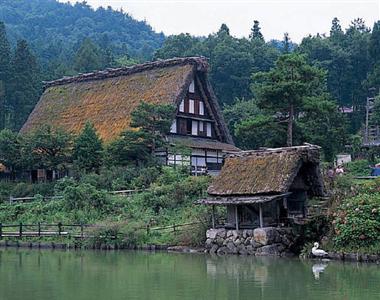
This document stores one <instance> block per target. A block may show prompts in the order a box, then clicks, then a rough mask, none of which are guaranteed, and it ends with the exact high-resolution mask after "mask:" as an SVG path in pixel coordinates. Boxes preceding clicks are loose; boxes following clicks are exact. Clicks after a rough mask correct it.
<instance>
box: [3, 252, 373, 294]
mask: <svg viewBox="0 0 380 300" xmlns="http://www.w3.org/2000/svg"><path fill="white" fill-rule="evenodd" d="M322 273H323V274H322ZM379 282H380V266H377V265H365V264H349V263H347V264H343V263H338V262H333V261H331V262H329V263H328V264H327V263H326V262H324V261H314V262H313V261H300V260H298V259H276V258H269V257H262V258H261V257H251V256H246V257H241V256H240V257H239V256H225V257H218V256H208V255H199V254H194V255H191V254H167V253H156V254H154V253H144V252H95V251H88V252H75V251H73V252H63V251H62V252H60V251H35V250H20V251H17V250H15V249H7V250H4V249H3V250H1V249H0V284H1V285H0V299H1V300H2V299H6V300H25V296H26V295H27V298H28V300H44V299H75V300H97V299H99V300H100V299H101V300H104V299H107V300H113V299H115V300H116V299H117V300H119V299H128V300H129V299H155V300H161V299H165V300H166V299H185V300H186V299H199V300H200V299H218V300H219V299H231V300H232V299H233V300H235V299H265V300H274V299H276V300H277V299H291V300H301V299H302V300H304V299H308V300H309V299H311V300H314V299H318V300H320V299H329V300H341V299H350V300H351V299H354V300H355V299H366V300H372V299H379V298H380V297H379V295H380V288H379Z"/></svg>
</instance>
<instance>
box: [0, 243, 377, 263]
mask: <svg viewBox="0 0 380 300" xmlns="http://www.w3.org/2000/svg"><path fill="white" fill-rule="evenodd" d="M0 248H5V249H6V248H16V249H18V248H21V249H35V250H38V249H52V250H70V249H72V250H102V251H114V250H136V251H152V252H154V251H164V252H167V253H188V254H189V253H199V254H202V253H203V254H210V253H208V251H207V250H206V249H205V248H196V247H188V246H170V245H141V246H136V247H118V246H116V245H105V244H104V245H100V247H83V246H78V245H75V244H74V243H62V242H24V241H10V240H1V241H0ZM214 255H216V256H221V257H223V256H227V255H228V256H243V257H246V256H256V255H235V254H223V255H218V254H214ZM257 256H259V257H262V255H257ZM267 257H276V258H290V257H288V256H276V255H267ZM294 257H298V258H300V259H306V260H316V259H317V260H323V261H324V260H331V261H341V262H359V263H372V264H377V265H380V255H379V254H361V253H347V252H341V253H339V252H331V253H329V256H328V257H326V258H323V259H319V258H315V257H306V258H302V257H299V256H297V255H296V254H294ZM294 257H292V258H294Z"/></svg>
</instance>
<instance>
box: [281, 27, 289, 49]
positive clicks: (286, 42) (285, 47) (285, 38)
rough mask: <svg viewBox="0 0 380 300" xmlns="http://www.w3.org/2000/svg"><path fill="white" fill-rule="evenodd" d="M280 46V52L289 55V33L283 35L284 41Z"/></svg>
mask: <svg viewBox="0 0 380 300" xmlns="http://www.w3.org/2000/svg"><path fill="white" fill-rule="evenodd" d="M282 45H283V50H282V51H283V52H284V53H285V54H288V53H290V37H289V33H287V32H285V33H284V40H283V42H282Z"/></svg>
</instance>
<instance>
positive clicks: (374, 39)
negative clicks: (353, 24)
mask: <svg viewBox="0 0 380 300" xmlns="http://www.w3.org/2000/svg"><path fill="white" fill-rule="evenodd" d="M368 50H369V54H370V55H371V60H372V63H374V64H375V63H380V21H377V22H376V23H375V24H374V25H373V29H372V33H371V37H370V38H369V49H368Z"/></svg>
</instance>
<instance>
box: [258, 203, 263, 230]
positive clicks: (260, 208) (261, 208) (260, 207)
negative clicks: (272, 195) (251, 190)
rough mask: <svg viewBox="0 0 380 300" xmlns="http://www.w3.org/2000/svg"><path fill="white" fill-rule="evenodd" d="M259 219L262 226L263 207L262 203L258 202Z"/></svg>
mask: <svg viewBox="0 0 380 300" xmlns="http://www.w3.org/2000/svg"><path fill="white" fill-rule="evenodd" d="M259 219H260V228H263V207H262V203H259Z"/></svg>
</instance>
